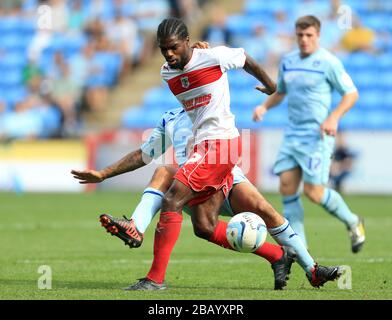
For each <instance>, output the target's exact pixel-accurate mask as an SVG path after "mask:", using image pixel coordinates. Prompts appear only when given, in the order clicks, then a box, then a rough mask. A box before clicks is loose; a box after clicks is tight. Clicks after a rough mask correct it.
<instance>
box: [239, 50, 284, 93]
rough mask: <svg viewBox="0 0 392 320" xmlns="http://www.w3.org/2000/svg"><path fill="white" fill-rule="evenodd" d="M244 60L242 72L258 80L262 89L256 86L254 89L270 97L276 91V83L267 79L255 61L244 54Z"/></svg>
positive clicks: (266, 75) (267, 76)
mask: <svg viewBox="0 0 392 320" xmlns="http://www.w3.org/2000/svg"><path fill="white" fill-rule="evenodd" d="M245 56H246V60H245V65H244V70H245V71H246V72H248V73H249V74H251V75H252V76H254V77H255V78H256V79H257V80H259V81H260V82H261V83H262V84H263V85H264V87H261V86H257V87H256V89H257V90H259V91H261V92H263V93H265V94H268V95H271V94H273V93H274V92H275V91H276V83H275V82H274V81H273V80H272V79H271V78H270V77H269V75H268V74H267V73H266V72H265V71H264V69H263V68H262V67H261V66H260V65H259V64H258V63H257V61H256V60H255V59H253V58H252V57H251V56H249V55H248V54H246V53H245Z"/></svg>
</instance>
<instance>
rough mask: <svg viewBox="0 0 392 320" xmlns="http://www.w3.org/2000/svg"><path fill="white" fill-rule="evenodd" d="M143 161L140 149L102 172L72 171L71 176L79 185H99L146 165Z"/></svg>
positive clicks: (143, 156) (144, 158)
mask: <svg viewBox="0 0 392 320" xmlns="http://www.w3.org/2000/svg"><path fill="white" fill-rule="evenodd" d="M145 160H146V156H145V155H143V152H142V150H141V149H138V150H136V151H133V152H131V153H128V154H127V155H126V156H125V157H123V158H121V159H120V160H119V161H117V162H115V163H113V164H112V165H110V166H107V167H106V168H104V169H102V170H99V171H96V170H82V171H80V170H72V171H71V174H72V175H73V177H74V178H75V179H78V180H79V183H81V184H86V183H99V182H102V181H104V180H105V179H108V178H111V177H114V176H117V175H120V174H123V173H126V172H130V171H134V170H136V169H139V168H141V167H143V166H145V165H146V164H147V163H148V162H146V161H145Z"/></svg>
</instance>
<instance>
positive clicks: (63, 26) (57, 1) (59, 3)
mask: <svg viewBox="0 0 392 320" xmlns="http://www.w3.org/2000/svg"><path fill="white" fill-rule="evenodd" d="M48 5H49V6H50V9H51V14H52V30H53V31H54V32H65V31H67V27H68V20H69V11H68V7H67V3H66V0H49V2H48Z"/></svg>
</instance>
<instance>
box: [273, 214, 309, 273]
mask: <svg viewBox="0 0 392 320" xmlns="http://www.w3.org/2000/svg"><path fill="white" fill-rule="evenodd" d="M268 232H269V234H270V235H271V236H272V237H273V238H274V239H275V241H276V242H277V243H279V244H280V245H282V246H287V247H291V248H292V249H294V251H295V252H296V254H297V260H298V263H299V264H300V266H301V267H302V268H303V269H304V270H305V272H307V273H310V270H311V269H312V268H313V266H314V264H315V261H314V260H313V258H312V256H311V255H310V254H309V252H308V250H307V249H306V247H305V245H304V244H303V242H302V240H301V238H300V237H299V236H298V235H297V234H296V233H295V232H294V230H293V229H292V228H291V226H290V224H289V222H288V221H287V220H286V219H285V220H284V223H283V224H282V225H281V226H279V227H275V228H270V229H268Z"/></svg>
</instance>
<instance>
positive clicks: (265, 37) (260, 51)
mask: <svg viewBox="0 0 392 320" xmlns="http://www.w3.org/2000/svg"><path fill="white" fill-rule="evenodd" d="M270 43H271V39H270V36H269V33H268V32H267V30H266V28H265V26H264V25H263V24H256V25H255V27H254V28H253V33H252V37H249V38H246V39H245V40H244V41H243V42H242V44H241V47H243V48H244V49H245V51H246V52H247V53H248V54H249V55H250V56H252V57H253V58H255V59H256V60H257V61H258V62H260V63H265V62H266V61H267V57H268V53H269V47H270Z"/></svg>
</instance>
